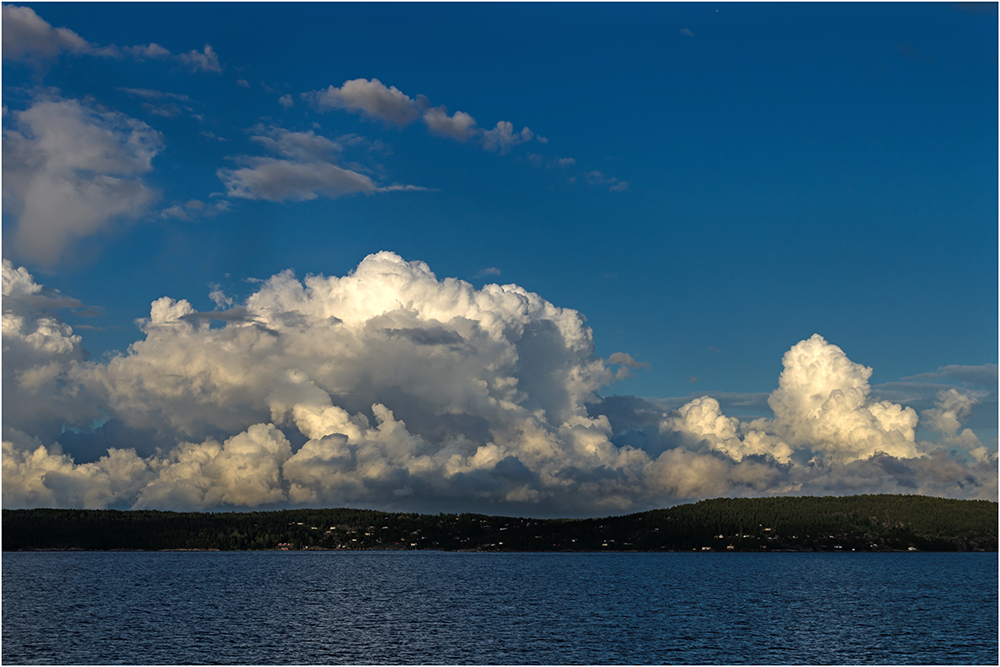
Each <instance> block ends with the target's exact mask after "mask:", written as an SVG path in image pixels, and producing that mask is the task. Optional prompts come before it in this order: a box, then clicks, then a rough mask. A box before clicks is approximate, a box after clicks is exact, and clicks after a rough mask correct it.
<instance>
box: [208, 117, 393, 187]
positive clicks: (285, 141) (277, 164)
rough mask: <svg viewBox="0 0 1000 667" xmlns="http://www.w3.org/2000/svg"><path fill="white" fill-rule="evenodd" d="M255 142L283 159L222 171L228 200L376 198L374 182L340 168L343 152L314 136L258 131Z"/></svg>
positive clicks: (278, 130) (244, 159) (258, 159)
mask: <svg viewBox="0 0 1000 667" xmlns="http://www.w3.org/2000/svg"><path fill="white" fill-rule="evenodd" d="M255 129H256V131H257V132H258V133H259V134H256V135H254V136H252V137H251V138H250V139H251V141H254V142H256V143H258V144H260V145H261V146H263V147H264V148H265V149H266V150H268V151H269V152H271V153H276V154H277V155H280V156H281V158H270V157H250V156H242V157H241V158H239V159H240V160H241V161H242V162H244V163H246V164H247V166H245V167H242V168H240V169H220V170H218V172H217V173H218V176H219V178H220V179H222V182H223V183H224V184H225V185H226V194H227V195H228V196H230V197H240V198H243V199H266V200H268V201H307V200H311V199H316V198H317V197H319V196H324V197H329V198H331V199H332V198H336V197H339V196H342V195H346V194H354V193H358V192H374V191H375V190H376V185H375V184H374V183H373V182H372V180H371V179H370V178H368V177H367V176H365V175H364V174H360V173H358V172H355V171H351V170H349V169H344V168H343V167H340V166H338V165H337V164H335V161H336V159H337V155H338V154H339V152H340V151H341V146H340V144H338V143H337V142H335V141H332V140H330V139H328V138H326V137H324V136H321V135H318V134H316V133H315V132H313V131H312V130H310V131H308V132H290V131H288V130H285V129H283V128H276V127H272V128H264V127H257V128H255Z"/></svg>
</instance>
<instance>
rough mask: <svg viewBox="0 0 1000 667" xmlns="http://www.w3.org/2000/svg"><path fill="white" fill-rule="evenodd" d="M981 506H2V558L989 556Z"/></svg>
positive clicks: (771, 502)
mask: <svg viewBox="0 0 1000 667" xmlns="http://www.w3.org/2000/svg"><path fill="white" fill-rule="evenodd" d="M997 510H998V506H997V503H996V502H991V501H985V500H948V499H944V498H930V497H925V496H892V495H865V496H849V497H843V498H834V497H823V498H815V497H797V498H724V499H716V500H704V501H701V502H698V503H693V504H689V505H679V506H676V507H671V508H669V509H663V510H653V511H649V512H643V513H640V514H630V515H626V516H615V517H606V518H602V519H547V520H543V519H526V518H515V517H501V516H486V515H481V514H436V515H433V514H401V513H395V512H375V511H370V510H351V509H297V510H282V511H275V512H230V513H200V512H189V513H182V512H157V511H147V510H135V511H124V512H123V511H117V510H53V509H35V510H3V521H2V529H3V550H4V551H18V550H49V549H61V550H65V549H82V550H195V549H219V550H247V549H254V550H261V549H289V550H298V549H309V550H321V549H437V550H446V551H698V552H701V551H765V552H766V551H852V550H854V551H996V550H997V521H998V513H997Z"/></svg>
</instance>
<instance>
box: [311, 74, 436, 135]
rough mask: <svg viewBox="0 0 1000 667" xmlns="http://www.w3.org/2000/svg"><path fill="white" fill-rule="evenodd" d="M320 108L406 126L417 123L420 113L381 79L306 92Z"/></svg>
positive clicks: (403, 96)
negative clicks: (343, 111) (341, 110)
mask: <svg viewBox="0 0 1000 667" xmlns="http://www.w3.org/2000/svg"><path fill="white" fill-rule="evenodd" d="M304 98H305V99H307V100H310V101H311V102H312V103H313V104H315V105H316V106H317V107H318V108H319V109H345V110H347V111H353V112H355V113H360V114H362V115H364V116H366V117H368V118H372V119H378V120H382V121H385V122H386V123H392V124H394V125H398V126H400V127H402V126H403V125H409V124H410V123H412V122H413V121H415V120H416V119H417V118H418V116H419V115H420V112H419V110H418V108H417V102H416V100H414V99H411V98H410V97H409V96H408V95H406V94H404V93H403V92H402V91H400V90H399V89H398V88H396V86H386V85H385V84H383V83H382V82H381V81H379V80H378V79H371V80H369V79H351V80H349V81H345V82H344V84H343V85H342V86H340V87H339V88H337V87H336V86H330V87H329V88H327V89H326V90H321V91H316V92H313V93H306V94H305V95H304Z"/></svg>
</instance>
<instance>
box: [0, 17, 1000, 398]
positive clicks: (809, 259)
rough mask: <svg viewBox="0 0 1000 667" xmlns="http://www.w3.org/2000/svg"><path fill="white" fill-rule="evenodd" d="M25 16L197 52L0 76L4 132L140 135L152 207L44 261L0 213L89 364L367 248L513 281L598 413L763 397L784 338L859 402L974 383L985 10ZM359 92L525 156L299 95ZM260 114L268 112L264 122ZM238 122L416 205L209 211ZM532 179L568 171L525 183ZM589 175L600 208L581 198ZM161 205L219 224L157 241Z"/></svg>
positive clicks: (981, 245)
mask: <svg viewBox="0 0 1000 667" xmlns="http://www.w3.org/2000/svg"><path fill="white" fill-rule="evenodd" d="M28 6H31V7H33V8H34V9H35V11H36V12H37V14H38V16H39V17H41V18H42V19H44V20H45V21H47V22H48V23H49V24H51V26H53V27H66V28H68V29H70V30H72V31H74V32H75V33H76V34H78V35H79V36H80V37H82V38H83V39H85V40H87V41H88V42H90V43H91V44H94V45H97V46H107V45H111V44H114V45H117V46H119V47H126V46H131V45H139V44H148V43H151V42H155V43H157V44H160V45H162V46H163V47H165V48H166V49H168V50H169V51H171V52H172V53H175V54H177V53H184V52H188V51H190V50H193V49H197V50H200V49H202V48H203V47H204V45H205V44H211V46H212V48H213V49H214V51H215V53H216V54H217V55H218V59H219V63H220V65H221V68H222V71H221V72H211V71H194V72H193V71H191V69H190V68H186V67H183V66H181V65H179V64H178V63H177V62H173V61H158V60H145V61H138V60H136V59H134V58H128V57H125V58H118V59H115V58H103V57H98V56H93V55H73V54H71V53H64V54H62V55H61V56H59V57H58V59H56V60H49V61H47V62H45V63H35V62H10V61H5V63H4V70H3V74H4V78H3V84H4V88H3V94H4V104H5V106H6V108H7V109H9V110H21V109H24V108H26V107H27V106H28V105H29V104H30V103H31V100H32V99H36V98H37V95H38V90H39V89H40V88H56V89H58V90H59V91H60V93H59V94H60V95H61V96H62V98H64V99H78V100H84V99H86V100H90V102H91V103H92V104H94V105H97V106H100V107H102V108H106V109H109V110H113V111H117V112H120V113H122V114H125V115H126V116H129V117H131V118H135V119H139V120H142V121H143V122H145V123H147V124H148V125H150V126H151V127H152V128H154V129H156V130H158V131H159V132H160V133H162V136H163V148H162V150H160V151H159V152H158V153H157V154H156V156H155V157H154V158H153V160H152V171H150V172H149V173H148V174H146V175H145V176H144V181H145V183H147V184H148V185H150V186H151V187H153V188H155V189H158V190H159V191H161V193H162V197H161V198H160V199H159V201H157V202H155V203H154V204H152V205H151V206H150V208H149V212H148V213H147V214H146V215H145V216H144V217H142V219H140V220H138V221H135V222H131V223H130V224H123V225H122V226H121V229H120V230H119V231H118V232H116V233H111V234H109V233H101V234H97V235H94V236H91V237H88V238H86V239H84V240H83V241H82V242H81V243H78V244H75V245H73V246H72V247H71V248H70V250H69V252H67V253H66V255H65V256H64V257H63V259H62V260H61V261H60V262H59V263H58V264H56V265H48V266H41V265H39V264H38V263H37V262H33V261H32V258H31V257H26V256H23V254H22V255H20V256H19V254H18V252H17V251H16V249H14V248H12V247H11V244H10V243H9V238H10V230H11V228H12V226H13V225H14V224H15V221H14V220H13V219H12V216H10V215H9V214H8V213H5V216H4V240H5V244H4V256H5V257H8V258H11V259H12V260H14V261H15V262H16V263H18V264H20V265H25V266H27V267H28V268H29V269H30V270H32V272H33V273H35V274H36V275H37V276H39V280H40V282H44V283H45V284H46V285H50V286H52V287H55V288H58V289H59V290H61V291H62V292H63V293H64V294H66V295H69V296H72V297H75V298H77V299H79V300H80V301H82V302H83V303H84V304H87V305H93V306H99V307H101V308H103V309H104V313H105V314H104V316H103V317H100V318H88V319H83V318H75V319H74V316H73V315H72V314H71V313H68V314H66V315H65V319H66V321H67V322H69V323H70V324H72V325H74V326H76V325H79V324H89V325H93V326H98V327H102V328H104V329H105V330H103V331H89V330H88V331H84V330H80V329H77V332H78V333H81V334H83V336H84V345H85V347H87V348H88V349H89V350H90V351H91V353H92V355H97V356H100V355H101V354H102V353H104V352H105V351H108V350H121V349H124V348H125V347H126V346H127V345H128V343H130V342H132V341H134V340H136V339H138V338H139V337H140V333H139V331H138V330H137V329H136V328H135V327H134V325H133V324H132V321H133V320H134V319H135V318H138V317H143V316H145V315H147V314H148V312H149V304H150V302H151V301H153V300H154V299H156V298H159V297H161V296H165V295H169V296H172V297H175V298H187V299H188V300H190V301H191V302H192V303H193V304H194V305H195V307H197V308H199V309H202V310H209V309H211V308H212V307H213V304H212V303H211V301H210V300H209V298H208V293H209V291H210V288H209V284H210V283H216V284H220V285H222V286H223V287H225V288H226V289H227V290H228V291H230V292H231V293H234V294H239V293H240V292H241V291H242V293H244V294H246V293H249V291H250V290H251V289H252V285H250V284H248V283H245V282H243V280H244V279H245V278H267V277H268V276H271V275H273V274H274V273H277V272H278V271H281V270H283V269H289V268H290V269H293V270H294V271H295V272H296V274H297V275H299V276H304V275H305V274H307V273H322V274H325V275H343V274H344V273H346V272H347V271H349V270H351V269H352V268H353V267H355V266H356V265H357V264H358V262H360V261H361V259H362V258H363V257H364V256H365V255H367V254H369V253H372V252H376V251H379V250H392V251H394V252H397V253H399V254H400V255H402V256H403V257H404V258H406V259H411V260H414V259H415V260H422V261H425V262H427V263H428V264H429V265H430V267H431V269H432V270H434V271H435V273H436V274H437V275H438V276H439V277H441V278H443V277H458V278H462V279H464V280H468V281H470V282H472V283H474V284H476V285H480V284H483V283H485V282H492V281H499V282H504V283H506V282H514V283H517V284H520V285H522V286H524V287H525V288H527V289H529V290H531V291H535V292H537V293H539V294H541V295H542V296H543V297H544V298H546V299H548V300H549V301H551V302H553V303H555V304H556V305H559V306H564V307H570V308H575V309H578V310H579V311H581V312H582V313H583V314H585V315H586V317H587V318H588V323H589V325H590V326H591V327H592V328H593V330H594V335H595V340H596V344H597V353H598V354H599V355H601V356H604V357H607V356H608V355H610V354H611V353H613V352H618V351H624V352H628V353H629V354H631V355H632V356H633V357H634V358H635V359H637V360H639V361H643V362H647V363H649V365H650V368H649V369H648V370H645V371H641V372H639V373H637V374H636V375H635V377H633V378H630V379H628V380H625V381H623V382H622V383H620V384H618V385H615V386H613V387H612V388H611V389H609V390H607V392H608V393H610V392H618V393H628V394H636V395H640V396H680V395H686V394H688V393H690V392H693V391H703V390H716V391H732V392H767V391H770V390H771V389H773V388H774V387H775V386H776V383H777V376H778V373H779V372H780V370H781V365H780V360H781V355H782V354H783V353H784V351H786V350H787V349H788V348H789V347H790V346H791V345H792V344H794V343H796V342H797V341H799V340H802V339H804V338H807V337H808V336H810V335H811V334H813V333H820V334H822V335H823V336H824V337H825V338H826V339H827V340H829V341H830V342H832V343H834V344H836V345H838V346H840V347H841V348H843V349H844V350H845V351H846V352H847V354H848V355H849V356H850V357H851V359H853V360H854V361H857V362H859V363H863V364H865V365H869V366H873V367H874V369H875V375H874V376H873V378H872V380H873V382H876V383H877V382H886V381H894V380H899V379H900V378H903V377H907V376H913V375H916V374H919V373H926V372H932V371H935V370H936V369H937V368H939V367H942V366H945V365H948V364H960V365H978V364H985V363H995V362H996V360H997V281H996V277H997V16H996V12H995V9H994V11H965V10H962V9H960V8H957V7H955V6H947V5H938V4H901V3H892V4H833V5H827V4H806V5H797V4H785V3H782V4H771V5H757V4H734V5H733V4H711V3H703V4H691V5H686V4H685V5H677V4H665V5H664V4H639V5H622V4H613V5H605V4H585V5H566V4H558V5H548V4H529V5H522V4H503V5H490V4H475V5H461V4H459V5H456V4H442V5H418V4H405V5H382V4H364V5H345V4H314V3H308V4H281V5H275V4H258V3H252V4H230V3H226V4H150V3H141V4H92V3H72V4H38V5H28ZM993 7H994V8H995V5H994V6H993ZM981 9H983V7H981ZM985 9H989V8H988V7H985ZM689 33H690V34H689ZM359 78H365V79H373V78H377V79H379V80H380V81H381V82H382V83H383V84H385V85H386V86H395V87H396V88H398V89H399V90H400V91H402V92H403V93H405V94H406V95H408V96H410V97H411V98H415V97H416V96H417V95H426V96H427V97H428V98H429V100H430V103H431V104H432V105H434V106H436V105H446V106H447V107H448V112H449V113H454V112H455V111H457V110H461V111H464V112H466V113H469V114H471V115H472V116H474V117H475V119H476V120H477V121H478V124H479V126H480V127H483V128H491V127H493V126H494V125H495V124H496V122H497V121H500V120H509V121H511V122H512V123H513V125H514V129H515V130H518V129H520V128H521V127H524V126H527V127H530V128H531V130H532V131H533V132H534V133H536V134H538V135H541V136H543V137H545V138H546V139H547V140H548V141H547V143H545V144H541V143H539V142H537V141H532V142H528V143H524V144H521V145H518V146H514V147H512V148H511V150H510V152H509V153H507V154H499V153H497V152H488V151H484V150H482V148H481V147H480V146H479V145H478V144H477V143H476V142H474V141H469V142H467V143H464V144H463V143H460V142H457V141H453V140H451V139H449V138H445V137H440V136H435V135H432V134H431V133H429V132H428V130H427V128H426V127H425V126H424V125H423V123H421V122H419V121H417V122H414V123H413V124H411V125H408V126H406V127H402V128H397V127H394V126H392V125H390V124H387V123H384V122H382V121H379V120H373V119H370V118H365V117H362V116H360V115H358V114H354V113H349V112H347V111H345V110H338V109H333V110H329V111H326V112H320V111H318V110H317V109H316V108H314V107H311V106H309V105H308V104H306V103H305V101H304V100H303V99H302V98H301V97H300V96H301V94H302V93H304V92H308V91H316V90H321V89H325V88H327V87H328V86H331V85H333V86H337V87H339V86H341V85H342V84H343V83H344V82H345V81H347V80H351V79H359ZM240 79H242V80H244V81H246V82H247V83H248V84H249V87H244V86H242V85H238V83H237V82H238V80H240ZM264 85H266V86H268V87H269V88H270V89H272V90H273V91H274V92H268V90H266V89H265V87H264ZM124 89H146V90H155V91H160V92H166V93H171V94H176V95H184V96H187V97H188V98H189V100H188V102H187V104H188V105H189V106H190V108H191V109H193V111H192V112H191V113H197V114H198V115H200V116H202V117H203V119H202V120H199V119H196V118H193V117H192V116H191V113H188V112H184V111H182V112H181V113H179V114H177V115H176V116H174V117H163V116H157V115H154V114H151V113H150V111H149V110H148V109H146V108H144V107H143V105H142V103H143V101H147V100H144V99H142V98H139V97H137V96H135V95H129V94H128V93H127V92H125V90H124ZM285 94H290V95H291V96H292V101H294V103H295V106H294V107H292V108H288V109H286V108H284V107H283V106H282V105H280V104H279V103H278V99H279V97H280V96H281V95H285ZM161 101H162V100H161ZM8 119H9V117H8V115H7V114H5V127H6V126H7V121H8ZM262 123H263V124H264V125H267V126H275V127H282V128H285V129H287V130H289V131H307V130H310V129H312V130H314V131H315V132H316V133H317V134H320V135H322V136H326V137H330V138H336V137H340V136H343V135H346V134H349V133H355V134H358V135H362V136H364V137H366V138H367V140H368V141H369V142H374V141H379V142H381V143H382V145H383V146H384V147H386V148H385V149H383V150H381V151H379V150H375V151H366V150H364V148H356V149H352V150H354V152H353V153H352V152H349V151H348V152H346V153H345V155H344V160H345V162H350V161H351V160H357V161H359V162H363V163H364V164H365V165H367V167H368V168H369V169H371V170H373V171H372V172H371V173H372V174H373V178H374V180H376V182H377V183H378V184H379V185H389V184H410V185H417V186H422V187H425V188H430V189H433V190H435V191H429V192H424V191H418V192H383V193H374V194H370V195H347V196H341V197H338V198H335V199H330V198H324V197H322V196H321V197H319V198H318V199H315V200H312V201H304V202H287V201H286V202H269V201H262V200H251V199H240V198H236V197H226V196H225V195H224V193H225V192H226V189H225V187H224V185H223V183H222V181H221V180H220V178H219V176H217V173H216V172H217V170H219V169H221V168H233V166H234V161H233V160H232V159H231V158H232V157H233V156H237V155H251V156H260V155H263V154H264V152H263V151H262V150H261V148H260V146H259V145H258V144H256V143H255V142H254V141H252V140H251V139H250V137H251V135H252V134H253V132H251V130H252V128H254V127H255V126H257V125H258V124H262ZM314 123H315V124H318V126H314ZM203 133H212V134H213V135H215V136H216V137H219V138H222V139H225V141H217V140H213V139H210V138H208V137H207V136H205V135H204V134H203ZM532 155H536V156H539V157H537V158H532ZM558 158H573V160H575V164H573V165H570V166H569V167H564V168H559V167H550V166H548V165H549V163H551V162H552V161H554V160H556V159H558ZM533 162H539V163H540V164H539V165H537V166H536V164H534V163H533ZM594 171H599V172H601V173H602V174H603V176H604V177H605V179H611V178H615V179H618V181H617V182H618V183H620V182H626V183H627V189H625V190H624V191H611V189H610V187H611V185H613V184H614V183H611V182H610V180H608V182H606V183H603V184H594V185H590V184H588V179H587V174H589V173H591V172H594ZM574 176H575V177H576V180H575V182H573V183H568V182H567V180H568V179H569V178H572V177H574ZM591 180H599V179H596V178H592V179H591ZM213 193H219V194H217V195H216V196H215V197H213V196H212V195H213ZM220 195H221V196H220ZM191 199H197V200H200V201H203V202H206V203H210V202H216V201H220V200H226V199H228V201H230V204H231V206H230V208H229V210H228V211H225V212H222V213H220V214H219V215H217V216H215V217H211V218H209V217H200V218H196V219H194V220H193V221H185V220H170V219H163V218H161V217H159V216H158V213H159V212H160V211H163V210H165V209H167V208H168V207H170V206H171V205H173V204H174V203H183V202H185V201H188V200H191ZM490 267H494V268H498V269H500V271H501V273H500V275H499V276H496V275H484V274H483V273H482V272H483V271H484V270H485V269H487V268H490ZM709 348H714V349H715V350H718V352H716V351H714V350H710V349H709ZM692 378H696V380H695V381H692Z"/></svg>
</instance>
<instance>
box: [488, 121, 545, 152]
mask: <svg viewBox="0 0 1000 667" xmlns="http://www.w3.org/2000/svg"><path fill="white" fill-rule="evenodd" d="M534 137H535V133H534V132H532V131H531V130H529V129H528V128H527V127H525V128H524V129H522V130H521V131H520V132H515V131H514V124H513V123H511V122H510V121H507V120H501V121H499V122H498V123H497V124H496V127H494V128H493V129H492V130H486V131H484V132H483V148H485V149H486V150H488V151H500V154H501V155H505V154H507V153H509V152H510V149H511V148H512V147H514V146H517V145H518V144H523V143H525V142H527V141H531V140H532V139H534Z"/></svg>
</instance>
